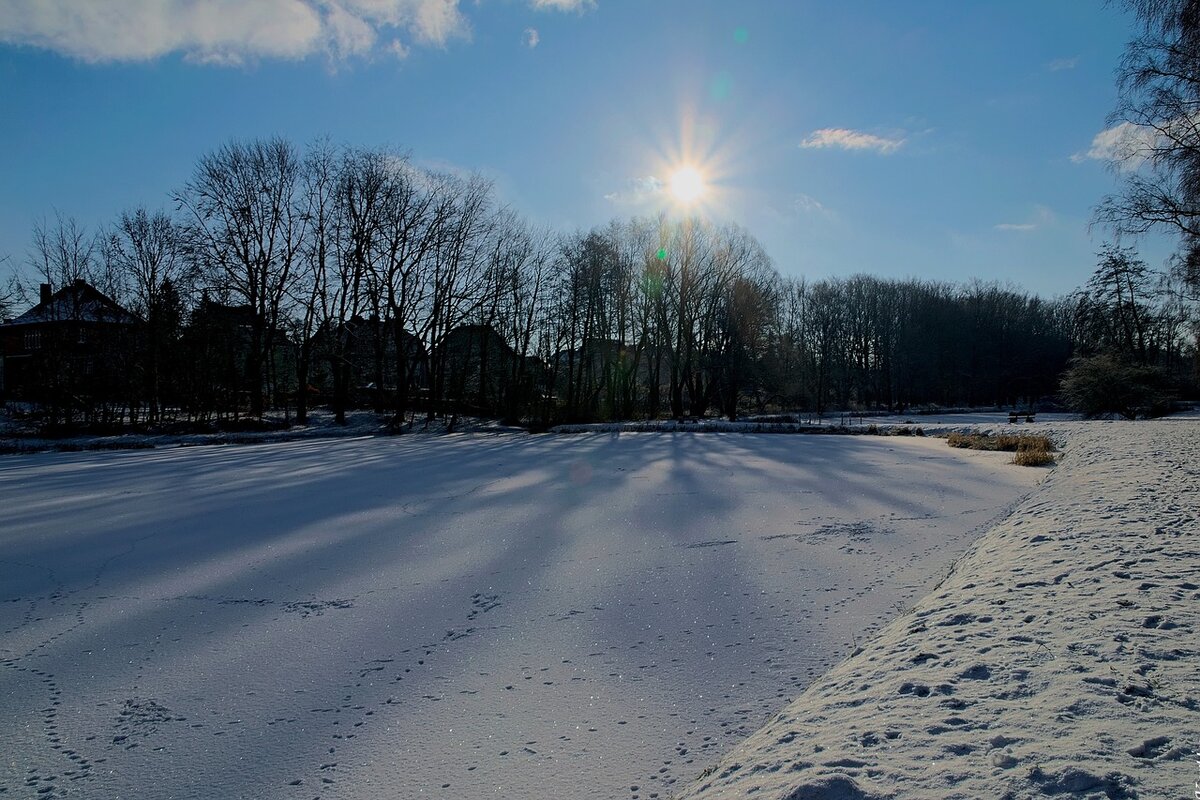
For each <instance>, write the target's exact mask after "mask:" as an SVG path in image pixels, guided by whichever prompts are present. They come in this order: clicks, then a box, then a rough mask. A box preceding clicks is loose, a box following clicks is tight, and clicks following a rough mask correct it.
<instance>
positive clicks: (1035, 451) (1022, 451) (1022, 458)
mask: <svg viewBox="0 0 1200 800" xmlns="http://www.w3.org/2000/svg"><path fill="white" fill-rule="evenodd" d="M946 444H948V445H950V446H951V447H962V448H965V449H968V450H990V451H1000V452H1006V453H1015V455H1014V456H1013V463H1014V464H1020V465H1021V466H1023V467H1041V466H1045V465H1046V464H1053V463H1054V455H1053V453H1054V442H1052V441H1050V438H1049V437H1047V436H1026V435H1017V436H1013V435H1009V434H1002V435H1000V436H988V435H985V434H982V433H952V434H950V435H949V436H948V437H947V438H946Z"/></svg>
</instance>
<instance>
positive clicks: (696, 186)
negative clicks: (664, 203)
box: [670, 167, 704, 205]
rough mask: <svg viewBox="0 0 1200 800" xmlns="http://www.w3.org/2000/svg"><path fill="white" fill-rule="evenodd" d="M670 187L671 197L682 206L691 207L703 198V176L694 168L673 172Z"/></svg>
mask: <svg viewBox="0 0 1200 800" xmlns="http://www.w3.org/2000/svg"><path fill="white" fill-rule="evenodd" d="M670 186H671V196H672V197H674V198H675V202H677V203H680V204H682V205H691V204H692V203H695V202H696V201H697V200H699V199H700V198H701V197H703V196H704V176H703V175H701V174H700V172H699V170H697V169H696V168H695V167H680V168H679V169H677V170H675V172H674V173H672V175H671V183H670Z"/></svg>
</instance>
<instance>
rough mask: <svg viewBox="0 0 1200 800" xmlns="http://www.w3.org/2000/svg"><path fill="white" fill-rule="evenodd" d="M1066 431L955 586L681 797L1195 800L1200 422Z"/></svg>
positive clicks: (956, 576) (1199, 759)
mask: <svg viewBox="0 0 1200 800" xmlns="http://www.w3.org/2000/svg"><path fill="white" fill-rule="evenodd" d="M1056 432H1057V433H1058V434H1059V435H1060V436H1062V437H1065V440H1066V442H1067V448H1066V452H1065V454H1064V457H1063V459H1062V463H1061V465H1060V466H1059V467H1057V468H1056V469H1055V470H1054V471H1053V472H1052V473H1051V474H1050V477H1049V479H1048V480H1047V481H1046V482H1045V483H1043V484H1042V485H1041V486H1040V487H1039V488H1038V489H1037V491H1036V492H1035V493H1033V494H1032V495H1031V496H1030V497H1029V498H1028V499H1026V500H1025V502H1024V503H1022V504H1021V505H1020V507H1019V508H1017V509H1016V511H1015V512H1014V514H1013V515H1012V516H1011V517H1010V518H1008V519H1007V520H1005V521H1004V522H1003V523H1001V524H1000V525H999V526H997V527H996V528H995V529H994V530H992V531H990V532H989V533H988V534H986V535H985V536H983V537H982V538H981V539H980V540H979V541H978V542H977V543H976V545H975V546H974V547H973V548H972V549H971V552H970V554H969V555H968V556H966V557H965V558H964V559H963V560H962V561H961V562H959V563H958V565H957V566H956V568H955V570H954V573H953V575H952V576H951V577H950V578H949V579H948V580H947V581H946V582H945V583H944V584H942V585H941V586H940V587H938V589H937V590H936V591H934V592H933V593H932V594H930V595H929V596H927V597H925V598H924V599H923V600H921V601H920V602H919V603H918V604H917V605H916V606H915V607H914V608H913V609H912V610H911V611H909V612H908V613H905V614H903V615H901V616H900V617H899V618H898V619H896V620H895V622H893V623H892V624H891V625H889V626H888V627H887V628H886V629H885V630H884V631H883V632H882V633H881V634H880V635H879V636H878V637H877V638H876V639H874V640H873V641H872V642H871V643H870V644H869V645H867V646H866V647H865V648H864V650H863V651H862V652H861V653H859V654H857V655H855V656H853V657H851V658H849V659H848V660H846V661H844V662H843V663H841V664H840V665H838V666H837V667H836V668H835V669H833V670H832V671H831V672H829V673H828V674H827V675H825V676H823V677H822V678H821V679H820V680H819V681H817V682H816V683H814V684H813V685H811V686H810V687H809V688H808V689H807V691H805V692H804V693H803V694H802V695H801V696H800V697H799V698H798V699H796V700H795V702H793V703H792V704H791V705H789V706H788V707H787V708H786V709H785V710H784V711H782V712H781V713H780V714H778V715H777V716H776V717H774V718H773V719H772V720H771V721H770V722H769V723H768V724H767V725H766V726H764V727H763V728H762V729H761V730H759V731H757V732H756V733H755V734H754V735H753V736H751V737H750V738H749V739H748V740H747V741H746V742H744V743H743V744H741V745H739V746H738V747H737V748H735V749H734V750H733V751H732V752H731V753H729V754H727V755H726V756H725V757H724V758H723V759H722V760H721V761H720V763H719V764H716V765H715V766H713V767H712V768H711V770H710V771H709V772H708V774H706V775H705V776H704V777H703V778H701V779H700V780H699V781H697V782H696V783H694V784H693V785H692V786H691V787H689V788H688V789H687V790H686V791H684V792H683V793H682V794H681V795H680V797H681V798H686V800H719V799H720V800H723V799H724V798H742V797H748V796H753V797H756V798H763V800H780V799H781V798H792V799H794V800H800V798H848V799H849V800H879V799H880V798H894V797H939V798H964V799H965V798H980V797H1011V798H1025V797H1042V796H1052V795H1069V796H1072V797H1088V798H1134V797H1141V798H1168V797H1170V798H1175V797H1179V798H1182V797H1191V796H1192V795H1193V791H1194V788H1195V786H1196V785H1198V784H1197V783H1196V781H1197V779H1198V778H1200V771H1198V767H1200V671H1198V670H1197V668H1196V664H1197V660H1198V658H1200V646H1198V645H1200V638H1198V636H1197V634H1198V632H1200V602H1198V601H1200V541H1198V539H1200V524H1198V520H1200V513H1198V512H1200V468H1198V466H1197V465H1200V420H1197V419H1196V418H1195V416H1194V415H1193V416H1191V417H1190V418H1181V419H1168V420H1162V421H1156V422H1138V423H1130V422H1115V423H1074V424H1066V425H1060V426H1059V427H1058V429H1057V431H1056Z"/></svg>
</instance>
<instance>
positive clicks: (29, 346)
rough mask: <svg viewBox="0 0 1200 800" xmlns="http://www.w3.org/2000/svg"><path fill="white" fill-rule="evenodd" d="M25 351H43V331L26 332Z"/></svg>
mask: <svg viewBox="0 0 1200 800" xmlns="http://www.w3.org/2000/svg"><path fill="white" fill-rule="evenodd" d="M25 349H26V350H41V349H42V332H41V331H26V332H25Z"/></svg>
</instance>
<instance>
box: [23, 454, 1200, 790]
mask: <svg viewBox="0 0 1200 800" xmlns="http://www.w3.org/2000/svg"><path fill="white" fill-rule="evenodd" d="M1006 459H1007V457H1006V456H1005V455H1003V454H996V453H977V452H968V451H962V450H952V449H950V448H948V447H946V445H945V443H944V442H943V441H940V440H922V439H912V438H904V439H900V438H882V437H820V436H798V437H796V436H756V435H736V434H720V433H716V434H710V435H705V436H695V435H690V434H590V435H582V436H571V437H555V436H524V435H507V434H506V435H486V434H473V435H455V436H442V437H418V436H402V437H396V438H367V439H341V440H326V441H301V442H288V443H278V444H273V445H267V446H241V447H192V448H175V449H165V450H154V451H140V452H116V453H114V452H105V453H67V454H59V453H55V454H40V455H30V456H8V457H5V458H3V459H0V498H2V500H3V510H2V511H0V795H2V796H5V797H36V798H47V797H80V798H118V797H120V798H124V797H129V798H215V797H220V798H238V797H245V798H288V799H289V800H290V799H291V798H300V799H302V800H310V799H311V798H314V797H321V798H377V797H394V798H415V797H423V796H433V797H451V798H476V797H485V796H496V797H506V798H563V797H572V798H587V797H594V798H619V797H626V798H633V797H638V798H655V797H662V798H666V797H667V796H669V795H670V794H671V793H672V791H674V790H675V789H679V788H682V787H683V786H684V785H686V784H687V783H688V782H690V781H691V780H693V779H694V778H696V776H697V775H699V774H700V772H701V770H702V769H703V768H704V767H706V766H708V765H710V764H712V763H714V762H715V761H716V760H717V759H718V758H719V757H720V756H721V755H722V754H723V753H724V752H726V751H728V750H729V749H730V748H732V747H734V746H735V745H736V744H737V743H738V742H739V741H741V740H742V739H743V738H744V737H745V736H747V735H748V734H750V733H751V732H752V731H753V730H755V729H756V728H758V727H759V726H760V725H762V724H763V723H764V721H766V719H767V718H768V717H769V716H770V715H771V714H772V713H774V712H777V711H779V709H781V708H782V707H783V706H784V705H785V704H786V703H787V702H788V700H790V699H791V698H792V697H794V696H795V695H797V694H799V693H800V692H801V691H802V690H803V689H804V688H805V687H806V686H808V685H809V684H810V683H811V682H812V681H814V680H815V679H817V678H818V677H819V676H820V675H822V674H823V673H824V672H825V671H826V670H827V669H828V668H829V667H830V666H832V665H833V664H835V663H836V662H838V661H840V660H842V659H843V658H845V657H846V656H847V655H849V654H850V653H851V652H852V651H853V650H854V648H855V647H856V646H857V645H862V644H864V643H865V642H866V641H867V640H868V639H869V638H870V636H871V635H872V632H873V631H874V630H876V629H877V628H878V627H879V626H880V625H881V624H883V623H885V622H886V621H887V620H889V619H891V618H893V617H895V616H896V615H897V614H898V613H900V612H901V611H902V610H903V609H904V608H906V607H907V606H908V605H910V604H911V603H913V602H915V601H916V600H917V599H918V598H920V597H922V596H924V595H925V594H926V593H927V592H928V591H929V590H930V589H931V588H932V587H933V586H934V585H935V584H936V583H937V582H938V581H939V580H940V579H942V578H943V577H944V576H945V574H946V572H947V568H948V565H949V563H950V562H951V561H952V560H953V559H955V558H956V557H958V556H959V555H960V554H961V553H962V552H964V551H965V550H966V549H967V548H968V547H969V546H970V545H971V543H972V542H973V541H974V540H975V538H976V537H977V536H978V535H979V534H980V533H981V532H982V531H983V530H985V529H987V528H988V527H989V526H990V524H991V523H992V521H994V520H995V519H997V518H998V517H999V516H1001V515H1003V514H1004V513H1005V511H1006V510H1007V509H1008V508H1009V507H1010V506H1011V505H1012V504H1014V503H1015V502H1017V501H1018V499H1019V498H1020V497H1021V496H1023V495H1025V494H1026V493H1027V492H1029V491H1030V490H1031V489H1032V487H1033V486H1034V484H1035V482H1036V481H1038V480H1039V479H1041V478H1042V477H1044V476H1045V475H1046V472H1045V471H1044V470H1029V469H1022V468H1018V467H1013V466H1010V465H1007V464H1006V463H1005V461H1006ZM1192 463H1195V462H1194V461H1193V462H1192ZM1083 488H1087V487H1083ZM1112 502H1117V501H1112ZM1077 505H1078V504H1077ZM1113 513H1114V514H1115V513H1116V512H1115V511H1114V512H1113ZM1114 524H1115V523H1114ZM1044 527H1047V531H1048V532H1047V535H1050V534H1051V533H1055V531H1057V527H1056V526H1055V525H1053V524H1050V525H1048V526H1044ZM1051 529H1054V530H1051ZM1131 530H1140V529H1137V528H1131ZM1021 531H1022V532H1023V531H1024V529H1021ZM1143 545H1144V543H1143ZM995 557H997V558H999V557H1002V554H998V555H996V556H995ZM1063 569H1064V570H1065V569H1066V567H1064V568H1063ZM1113 569H1117V567H1115V566H1114V567H1113ZM1126 569H1128V570H1130V574H1131V575H1132V574H1134V573H1135V572H1136V573H1138V575H1137V580H1134V581H1133V585H1130V586H1129V587H1128V591H1129V592H1130V593H1131V595H1132V593H1134V592H1136V591H1140V590H1137V589H1135V588H1134V585H1136V584H1138V582H1139V580H1142V577H1141V574H1140V572H1139V569H1140V568H1139V567H1137V566H1136V565H1135V566H1132V567H1127V568H1126ZM1145 580H1149V579H1148V578H1146V579H1145ZM1157 582H1158V583H1159V584H1160V585H1161V587H1162V588H1161V591H1164V592H1165V591H1175V590H1176V589H1173V588H1170V587H1173V586H1175V584H1169V583H1167V582H1165V581H1157ZM1126 583H1128V582H1126ZM1175 583H1176V584H1177V583H1178V581H1176V582H1175ZM1122 585H1124V584H1122ZM955 591H956V592H957V591H965V590H962V589H961V587H959V588H956V589H955ZM1155 591H1160V590H1158V589H1156V590H1155ZM1132 599H1135V600H1138V601H1139V607H1138V609H1137V612H1136V613H1137V615H1138V620H1137V623H1138V625H1141V620H1142V619H1143V617H1147V615H1149V614H1150V613H1151V612H1150V611H1148V610H1145V609H1143V608H1141V605H1143V604H1142V602H1141V599H1140V596H1137V595H1132ZM961 602H963V603H966V600H965V599H964V600H962V601H961ZM963 613H971V614H974V613H976V612H975V611H974V610H971V609H970V608H966V607H964V610H963ZM993 613H995V612H993ZM1123 613H1124V612H1123ZM1134 613H1135V612H1134V611H1133V610H1130V611H1128V615H1130V619H1131V620H1132V619H1133V616H1132V615H1134ZM906 619H907V620H908V622H907V623H905V624H912V622H913V619H914V618H912V617H906ZM1130 624H1132V623H1130ZM964 625H965V623H964ZM960 627H962V626H960ZM1145 630H1150V629H1143V628H1139V629H1138V630H1137V631H1136V632H1137V633H1138V634H1142V633H1143V632H1144V631H1145ZM1151 633H1152V634H1154V635H1157V631H1156V630H1151ZM962 635H964V636H968V637H969V636H970V628H969V626H967V627H965V628H963V634H962ZM965 641H966V644H965V645H964V646H965V647H971V648H972V654H971V660H972V663H974V662H975V660H978V661H979V662H980V663H981V664H984V665H988V664H991V665H992V667H991V668H992V669H994V670H995V671H996V673H997V674H998V675H999V674H1003V675H1005V676H1006V680H1007V679H1008V673H1007V672H1004V673H1001V672H1000V668H1001V666H1000V665H998V664H995V662H994V661H988V660H987V659H986V658H985V657H984V656H983V655H978V654H976V653H975V650H977V649H978V645H976V643H975V642H974V640H971V639H969V638H968V639H967V640H965ZM1129 646H1130V647H1132V645H1129ZM1030 647H1031V648H1033V647H1034V646H1033V645H1030ZM1031 652H1034V651H1031ZM1035 654H1036V652H1035ZM963 657H964V658H965V657H966V656H963ZM860 658H861V657H860ZM940 658H941V659H942V660H941V661H940V662H938V663H937V664H935V666H937V667H938V668H941V666H942V665H945V664H947V663H948V657H947V656H945V655H943V656H940ZM849 663H852V664H853V663H858V662H857V661H852V662H849ZM1146 663H1153V664H1158V663H1161V662H1157V661H1155V662H1150V661H1147V662H1146ZM1153 679H1154V676H1153V675H1152V674H1150V675H1147V676H1146V678H1145V680H1147V681H1153ZM888 685H889V687H890V683H889V684H888ZM935 686H936V684H935ZM1110 691H1111V690H1110ZM1117 691H1119V687H1118V690H1117ZM914 696H915V695H914ZM927 699H928V700H929V701H931V702H937V701H938V699H939V698H938V696H937V695H936V694H935V695H933V696H931V697H929V698H927ZM1143 701H1146V702H1150V701H1149V700H1148V699H1147V698H1141V697H1138V698H1136V699H1135V702H1143ZM964 718H967V719H974V717H970V716H966V712H964ZM862 724H864V725H866V724H867V723H865V722H864V723H862ZM1146 738H1150V737H1146ZM1013 746H1014V748H1015V749H1016V751H1017V754H1016V755H1015V756H1014V757H1015V758H1022V757H1023V756H1022V755H1021V753H1020V752H1019V751H1020V744H1019V743H1016V744H1014V745H1013ZM1170 746H1172V747H1174V746H1175V745H1174V744H1172V745H1170ZM1155 747H1157V746H1155ZM1156 752H1157V751H1156Z"/></svg>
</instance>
